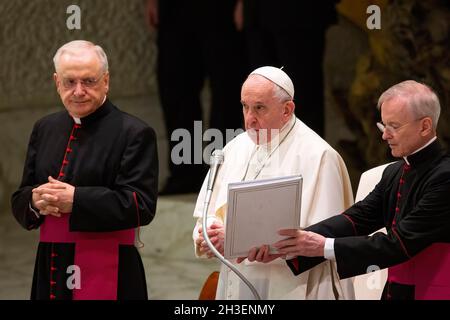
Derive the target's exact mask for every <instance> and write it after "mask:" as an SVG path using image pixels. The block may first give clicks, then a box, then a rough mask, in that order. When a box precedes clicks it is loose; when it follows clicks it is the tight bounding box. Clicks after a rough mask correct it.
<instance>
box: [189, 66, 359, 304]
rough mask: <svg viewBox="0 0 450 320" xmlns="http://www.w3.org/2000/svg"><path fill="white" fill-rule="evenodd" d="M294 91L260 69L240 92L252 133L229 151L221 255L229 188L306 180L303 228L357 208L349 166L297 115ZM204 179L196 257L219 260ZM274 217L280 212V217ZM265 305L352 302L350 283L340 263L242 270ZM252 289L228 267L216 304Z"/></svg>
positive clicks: (220, 198) (277, 72)
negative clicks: (283, 301) (239, 183)
mask: <svg viewBox="0 0 450 320" xmlns="http://www.w3.org/2000/svg"><path fill="white" fill-rule="evenodd" d="M293 98H294V86H293V84H292V81H291V79H290V78H289V76H288V75H287V74H286V73H285V72H284V71H282V70H281V69H278V68H274V67H261V68H258V69H256V70H255V71H253V72H252V73H250V75H249V76H248V78H247V80H246V81H245V82H244V84H243V86H242V91H241V100H242V101H241V102H242V106H243V113H244V121H245V129H246V132H244V133H242V134H240V135H238V136H237V137H236V138H234V139H233V140H232V141H230V142H229V143H228V144H227V145H226V146H225V148H224V149H223V152H224V162H223V164H222V165H221V167H220V169H219V172H218V175H217V178H216V182H215V185H214V189H213V194H212V198H211V202H210V205H209V210H208V225H209V227H208V235H209V237H210V239H211V241H212V243H213V244H214V245H215V247H216V249H217V250H219V252H221V253H222V254H223V244H224V243H223V239H224V234H225V231H224V224H225V221H224V219H225V213H226V206H227V192H228V184H229V183H232V182H237V181H248V180H256V179H267V178H273V177H282V176H291V175H302V176H303V194H302V201H301V223H300V226H301V227H302V228H304V227H307V226H309V225H311V224H314V223H316V222H319V221H321V220H323V219H326V218H328V217H329V216H330V213H333V214H340V213H341V212H343V211H344V209H346V208H348V207H349V206H350V205H352V203H353V194H352V189H351V185H350V179H349V176H348V173H347V169H346V167H345V164H344V161H343V160H342V158H341V157H340V156H339V154H338V153H337V152H336V151H335V150H334V149H333V148H332V147H331V146H330V145H328V143H327V142H325V140H323V139H322V138H321V137H320V136H318V135H317V134H316V133H315V132H314V131H312V130H311V129H310V128H308V127H307V126H306V125H305V124H304V123H303V122H302V121H300V120H299V119H298V118H296V117H295V115H294V108H295V104H294V102H293ZM206 184H207V179H205V181H204V183H203V186H202V189H201V191H200V194H199V196H198V199H197V204H196V207H195V211H194V217H195V218H197V223H196V226H195V228H194V231H193V238H194V245H195V254H196V255H197V256H198V257H200V256H204V257H209V258H211V257H214V254H213V253H212V252H211V251H210V249H209V248H208V246H207V245H206V243H205V241H204V238H203V234H202V212H203V206H204V200H205V193H206ZM274 214H276V212H274ZM235 265H236V266H237V268H238V269H239V271H240V272H241V273H243V275H244V276H245V277H246V278H247V279H248V280H249V281H250V282H251V283H252V284H253V285H254V287H255V288H256V290H257V291H258V293H259V295H260V296H261V298H262V299H353V298H354V291H353V282H352V279H346V280H342V281H340V280H339V277H338V274H337V272H336V265H335V262H332V261H325V262H323V263H321V264H319V265H318V266H316V267H315V268H313V269H311V270H310V271H309V272H304V273H302V274H300V275H298V276H294V275H293V274H292V272H291V270H290V269H289V267H288V266H287V264H286V262H285V261H283V260H282V259H276V260H274V261H272V262H271V263H268V264H262V263H257V262H249V261H248V260H244V261H243V262H242V263H240V264H236V263H235ZM253 298H254V297H253V294H252V293H251V291H250V289H248V287H247V286H246V285H245V283H243V282H242V281H241V279H240V278H238V276H237V275H235V274H234V272H232V271H231V270H230V269H229V268H228V267H226V266H225V265H222V268H221V271H220V276H219V283H218V287H217V292H216V299H253Z"/></svg>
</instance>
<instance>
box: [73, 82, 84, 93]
mask: <svg viewBox="0 0 450 320" xmlns="http://www.w3.org/2000/svg"><path fill="white" fill-rule="evenodd" d="M84 93H85V91H84V87H83V85H82V84H81V82H77V84H76V85H75V88H74V90H73V94H74V95H75V96H81V95H83V94H84Z"/></svg>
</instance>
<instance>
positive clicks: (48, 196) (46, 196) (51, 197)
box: [41, 193, 58, 202]
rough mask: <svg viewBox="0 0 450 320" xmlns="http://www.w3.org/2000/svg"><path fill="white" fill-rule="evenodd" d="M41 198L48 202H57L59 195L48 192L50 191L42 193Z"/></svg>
mask: <svg viewBox="0 0 450 320" xmlns="http://www.w3.org/2000/svg"><path fill="white" fill-rule="evenodd" d="M41 199H43V200H45V201H47V202H57V201H58V197H57V196H54V195H51V194H48V193H45V194H42V195H41Z"/></svg>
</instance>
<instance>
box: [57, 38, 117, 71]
mask: <svg viewBox="0 0 450 320" xmlns="http://www.w3.org/2000/svg"><path fill="white" fill-rule="evenodd" d="M78 49H91V50H94V51H95V53H96V54H97V56H98V58H99V60H100V63H101V65H102V71H103V72H108V69H109V67H108V57H107V56H106V53H105V51H104V50H103V49H102V47H100V46H99V45H95V44H94V43H92V42H90V41H86V40H74V41H71V42H68V43H66V44H65V45H63V46H62V47H61V48H59V49H58V51H56V54H55V56H54V57H53V63H54V65H55V71H56V72H58V70H59V61H60V59H61V56H62V55H63V54H65V53H67V52H72V51H74V50H78Z"/></svg>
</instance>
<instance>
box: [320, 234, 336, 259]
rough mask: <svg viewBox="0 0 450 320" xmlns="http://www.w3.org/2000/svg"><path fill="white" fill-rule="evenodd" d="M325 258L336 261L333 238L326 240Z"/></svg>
mask: <svg viewBox="0 0 450 320" xmlns="http://www.w3.org/2000/svg"><path fill="white" fill-rule="evenodd" d="M323 256H324V258H325V259H327V260H336V257H335V255H334V239H333V238H326V239H325V246H324V248H323Z"/></svg>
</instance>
